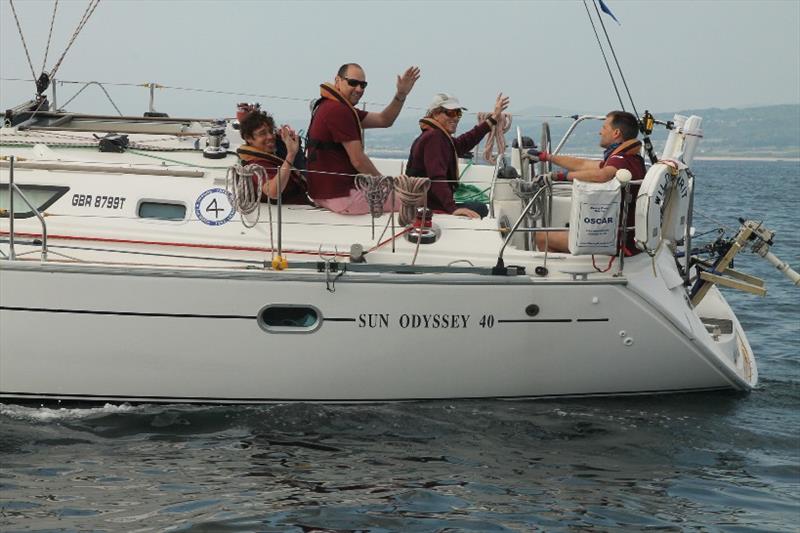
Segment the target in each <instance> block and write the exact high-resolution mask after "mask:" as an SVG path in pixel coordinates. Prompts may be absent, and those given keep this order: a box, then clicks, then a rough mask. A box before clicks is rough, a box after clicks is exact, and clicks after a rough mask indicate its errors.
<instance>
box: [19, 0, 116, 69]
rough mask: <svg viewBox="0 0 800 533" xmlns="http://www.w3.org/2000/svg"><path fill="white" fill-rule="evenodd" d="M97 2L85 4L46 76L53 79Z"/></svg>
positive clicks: (92, 0) (91, 1)
mask: <svg viewBox="0 0 800 533" xmlns="http://www.w3.org/2000/svg"><path fill="white" fill-rule="evenodd" d="M9 1H10V0H9ZM99 3H100V0H89V4H88V5H87V6H86V11H84V12H83V16H82V17H81V20H80V21H79V22H78V26H77V27H76V28H75V31H74V32H73V34H72V38H71V39H70V40H69V43H68V44H67V47H66V48H65V49H64V52H63V53H62V54H61V57H59V58H58V61H56V64H55V66H54V67H53V69H52V70H51V71H50V74H49V75H48V77H49V78H50V79H51V80H52V79H53V76H55V75H56V72H57V71H58V68H59V67H60V66H61V62H62V61H64V57H66V55H67V52H68V51H69V49H70V48H71V47H72V44H73V43H74V42H75V39H77V37H78V34H79V33H80V32H81V31H82V30H83V27H84V26H86V23H87V22H88V21H89V17H91V16H92V13H94V10H95V8H97V5H98V4H99ZM34 77H35V76H34Z"/></svg>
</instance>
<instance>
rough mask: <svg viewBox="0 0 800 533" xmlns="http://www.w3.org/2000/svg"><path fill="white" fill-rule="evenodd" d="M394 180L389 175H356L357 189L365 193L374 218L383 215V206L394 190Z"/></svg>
mask: <svg viewBox="0 0 800 533" xmlns="http://www.w3.org/2000/svg"><path fill="white" fill-rule="evenodd" d="M392 181H393V180H392V178H390V177H389V176H370V175H367V174H358V175H356V177H355V184H356V189H357V190H359V191H361V192H362V193H363V194H364V197H365V198H366V200H367V204H368V205H369V213H370V215H372V218H380V217H382V216H383V206H384V204H385V203H386V200H387V199H388V198H389V194H391V192H392Z"/></svg>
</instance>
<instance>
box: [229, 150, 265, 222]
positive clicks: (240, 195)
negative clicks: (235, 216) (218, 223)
mask: <svg viewBox="0 0 800 533" xmlns="http://www.w3.org/2000/svg"><path fill="white" fill-rule="evenodd" d="M253 178H255V180H254V179H253ZM267 181H269V178H268V177H267V171H266V170H264V169H263V168H262V167H260V166H259V165H246V166H242V165H238V164H237V165H233V166H232V167H230V168H229V169H228V172H227V173H226V174H225V189H226V190H227V191H228V192H230V193H231V196H232V197H233V208H234V209H235V210H236V211H238V212H239V213H240V214H241V215H242V224H243V225H244V227H246V228H254V227H255V226H256V224H258V221H259V219H260V218H261V189H262V187H263V185H264V184H265V183H267ZM253 211H256V220H255V222H253V223H252V224H251V223H249V222H248V221H247V215H249V214H251V213H252V212H253ZM270 219H271V217H270ZM271 225H272V224H271V220H270V226H271ZM271 236H272V232H270V237H271Z"/></svg>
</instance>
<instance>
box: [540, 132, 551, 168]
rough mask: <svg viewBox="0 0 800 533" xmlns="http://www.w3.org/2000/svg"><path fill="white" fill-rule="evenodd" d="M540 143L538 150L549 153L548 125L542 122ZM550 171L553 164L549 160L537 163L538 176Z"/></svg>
mask: <svg viewBox="0 0 800 533" xmlns="http://www.w3.org/2000/svg"><path fill="white" fill-rule="evenodd" d="M540 141H541V142H540V143H539V150H543V151H545V152H547V153H548V154H549V153H550V124H548V123H547V122H542V137H541V139H540ZM551 170H553V164H552V163H551V162H550V161H549V160H548V161H539V168H538V171H539V172H538V173H539V174H547V173H548V172H550V171H551Z"/></svg>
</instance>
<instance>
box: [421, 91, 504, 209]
mask: <svg viewBox="0 0 800 533" xmlns="http://www.w3.org/2000/svg"><path fill="white" fill-rule="evenodd" d="M508 104H509V100H508V97H507V96H503V93H500V94H498V95H497V100H496V101H495V104H494V111H493V112H492V114H491V115H489V118H487V119H486V120H484V121H483V122H481V123H480V124H478V125H477V126H475V127H474V128H472V129H471V130H469V131H468V132H466V133H464V134H462V135H459V136H458V137H453V134H454V133H455V132H456V129H457V128H458V122H459V120H461V115H462V114H463V112H464V111H466V108H465V107H461V103H460V102H459V101H458V99H457V98H456V97H454V96H452V95H450V94H447V93H438V94H437V95H436V96H434V97H433V101H432V102H431V105H430V106H428V113H427V114H426V115H425V117H424V118H423V119H422V120H420V121H419V126H420V129H422V133H421V134H420V136H419V137H417V138H416V140H415V141H414V144H412V145H411V153H410V154H409V156H408V165H407V166H406V173H407V174H408V175H409V176H418V177H428V178H430V179H431V188H430V189H428V207H429V208H431V209H433V210H434V211H439V212H444V213H450V214H452V215H460V216H466V217H469V218H479V217H485V216H486V215H487V214H489V209H488V208H487V207H486V204H482V203H480V202H468V203H464V204H456V202H455V199H454V198H453V193H454V192H455V190H456V189H457V188H458V177H459V171H458V158H460V157H464V156H465V155H466V154H467V152H469V151H470V150H472V149H473V148H474V147H475V146H476V145H477V144H478V143H479V142H481V139H483V138H484V137H485V136H486V134H487V133H489V132H490V131H491V129H492V126H494V125H496V124H497V120H498V119H499V118H500V115H501V114H502V113H503V111H505V109H506V108H507V107H508Z"/></svg>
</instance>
